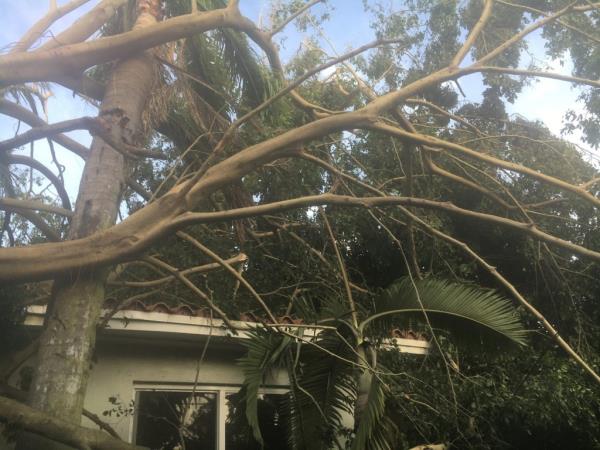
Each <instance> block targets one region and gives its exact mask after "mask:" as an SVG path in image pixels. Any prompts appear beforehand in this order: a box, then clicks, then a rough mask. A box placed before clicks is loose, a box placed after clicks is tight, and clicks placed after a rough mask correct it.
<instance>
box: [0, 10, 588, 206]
mask: <svg viewBox="0 0 600 450" xmlns="http://www.w3.org/2000/svg"><path fill="white" fill-rule="evenodd" d="M66 1H67V0H58V3H59V5H60V4H64V3H65V2H66ZM389 2H390V4H391V5H392V6H393V7H398V8H400V7H401V3H402V2H401V1H400V0H389ZM97 3H98V0H91V1H90V2H88V3H87V4H86V5H84V6H83V7H81V8H79V9H78V10H76V11H75V12H73V13H71V14H69V15H67V16H65V17H63V18H62V19H61V20H59V21H58V22H57V23H55V24H54V26H53V27H52V28H51V33H54V34H57V33H59V32H60V31H61V30H62V29H64V28H65V27H66V26H68V25H69V24H70V23H71V22H72V21H73V20H74V19H75V18H77V17H78V16H79V15H80V14H81V13H82V12H85V11H87V10H89V9H91V8H92V7H93V6H94V5H95V4H97ZM330 5H331V7H332V8H333V11H332V14H331V20H330V21H328V22H326V24H325V26H324V29H325V31H326V33H327V38H328V41H329V42H330V43H331V45H333V47H334V48H335V50H336V51H337V52H338V53H344V52H346V51H347V50H348V49H349V48H353V47H358V46H360V45H363V44H365V43H367V42H370V41H372V40H373V39H374V35H373V32H372V30H371V29H370V27H369V23H368V20H367V19H366V18H365V17H364V16H361V15H360V14H357V13H356V12H357V11H359V12H360V11H362V0H331V1H330ZM47 7H48V1H47V0H18V1H14V0H0V11H3V12H4V14H5V16H7V17H10V18H11V19H10V20H3V21H2V26H1V27H0V51H2V52H5V51H7V50H9V49H10V45H11V43H14V42H15V41H17V40H18V39H19V38H20V36H21V35H22V34H23V33H24V32H25V31H26V30H27V28H28V27H29V26H31V25H32V24H33V23H35V21H36V20H37V19H39V18H40V17H41V16H42V15H43V14H44V13H45V12H46V9H47ZM240 7H241V10H242V13H243V14H244V15H246V16H247V17H249V18H250V19H252V20H254V21H256V22H259V23H261V24H262V25H263V26H265V27H268V11H269V1H268V0H241V2H240ZM321 8H322V7H321V6H320V5H317V6H315V7H314V8H313V11H315V12H316V13H318V12H319V11H320V10H321ZM48 35H51V34H48ZM284 35H285V40H284V41H283V43H282V45H281V48H280V52H281V56H282V59H283V60H284V61H285V60H286V59H289V57H290V56H292V55H293V54H294V53H295V52H296V51H297V50H298V48H299V47H300V45H301V44H302V41H303V39H304V38H305V36H303V35H302V34H300V33H299V32H298V31H297V30H296V29H295V27H294V26H293V25H288V27H287V28H286V30H285V33H284ZM529 45H530V47H531V49H532V52H531V53H532V54H534V55H536V56H538V57H541V58H543V41H542V40H541V38H539V36H533V37H532V38H531V39H530V41H529ZM325 48H326V50H327V51H329V52H330V53H331V52H332V50H331V47H330V46H329V44H325ZM544 63H545V64H547V65H548V66H549V67H551V68H552V69H553V71H556V72H560V73H568V72H569V70H570V68H571V61H570V60H569V58H568V57H567V58H566V59H564V60H563V61H558V60H545V61H544ZM526 65H527V63H526V62H524V65H523V67H526ZM460 83H461V87H462V88H463V90H464V91H465V92H466V93H467V96H469V97H472V98H475V99H477V98H478V96H479V93H480V91H481V89H480V87H481V83H480V78H479V77H478V75H472V76H469V77H465V78H463V79H461V81H460ZM51 90H52V96H51V97H50V98H49V100H48V121H49V122H50V123H54V122H58V121H62V120H68V119H73V118H77V117H81V116H84V115H90V116H94V115H95V114H96V109H95V108H94V107H93V106H91V105H89V104H88V103H86V102H84V101H82V100H80V99H78V98H77V97H74V96H73V95H72V93H71V92H70V91H69V90H67V89H64V88H61V87H60V86H56V85H52V88H51ZM576 96H577V95H576V93H575V92H573V91H572V89H571V86H570V85H569V84H568V83H565V82H561V81H557V80H550V79H541V80H538V81H535V82H533V83H532V84H531V86H529V87H527V88H526V89H525V90H524V91H523V93H522V94H521V95H520V96H519V97H518V99H517V101H516V102H515V103H514V105H509V106H508V109H509V112H511V113H518V114H520V115H522V116H524V117H526V118H528V119H530V120H534V119H535V120H540V121H542V122H544V123H546V125H547V126H548V128H550V129H551V130H552V131H554V132H555V133H559V132H560V129H561V128H562V119H563V116H564V113H565V112H566V111H567V110H568V109H575V110H578V109H580V108H581V106H580V105H578V104H577V102H576V100H575V98H576ZM26 129H27V127H26V126H24V125H21V126H20V128H19V130H20V131H21V132H22V131H24V130H26ZM16 131H17V124H16V122H15V121H14V120H10V119H8V118H6V117H5V116H1V115H0V139H6V138H9V137H12V136H13V135H14V133H15V132H16ZM69 135H70V136H71V137H73V138H75V139H77V140H78V141H79V142H81V143H82V144H85V145H88V144H89V143H90V142H91V136H90V135H89V134H88V133H87V132H85V131H78V132H72V133H69ZM570 139H571V140H574V142H576V143H578V144H580V145H581V144H582V143H581V141H580V140H579V139H578V137H577V136H572V137H570ZM57 148H58V150H57V152H58V157H59V159H60V162H61V164H63V165H65V166H66V167H67V172H66V173H65V184H66V188H67V191H68V192H69V195H70V196H71V197H72V200H73V201H74V200H75V197H76V195H77V190H78V186H79V179H80V175H81V171H82V169H83V161H82V160H81V159H80V158H79V157H78V156H76V155H73V154H72V153H70V152H68V151H66V150H60V146H57ZM24 152H25V153H29V148H27V149H26V150H24ZM35 154H36V157H38V158H39V159H40V160H42V161H44V162H49V161H50V158H49V151H48V145H47V144H46V143H45V141H38V142H37V143H36V144H35ZM55 171H56V170H55Z"/></svg>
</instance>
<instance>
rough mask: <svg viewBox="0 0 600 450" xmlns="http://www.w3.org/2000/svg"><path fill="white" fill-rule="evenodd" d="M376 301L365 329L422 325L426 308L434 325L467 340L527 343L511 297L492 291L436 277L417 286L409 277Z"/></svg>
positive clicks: (395, 284)
mask: <svg viewBox="0 0 600 450" xmlns="http://www.w3.org/2000/svg"><path fill="white" fill-rule="evenodd" d="M415 286H416V290H415ZM419 300H420V301H419ZM375 304H376V307H377V310H376V311H375V314H373V315H371V316H370V317H368V318H367V319H366V320H365V321H363V322H362V324H361V326H360V328H361V330H363V332H364V330H365V329H366V328H367V327H368V326H369V327H372V326H373V325H375V324H376V323H377V322H380V323H385V324H386V326H394V325H396V326H397V325H399V326H410V324H411V323H415V322H417V323H421V324H422V323H423V322H424V319H425V316H424V312H423V309H424V310H425V312H426V314H427V317H428V319H429V321H430V323H431V325H432V326H433V327H435V328H441V329H444V330H448V331H450V332H451V333H452V335H453V337H454V336H455V337H457V338H459V339H462V340H464V341H466V342H478V343H483V344H490V343H492V344H498V343H502V341H504V342H506V341H507V340H508V341H512V342H515V343H517V344H520V345H524V344H525V343H526V339H525V338H526V331H525V329H524V328H523V326H522V324H521V322H520V319H519V316H518V314H517V312H516V310H515V308H514V307H513V306H512V304H511V302H510V300H508V299H506V298H504V297H502V296H501V295H500V294H498V293H497V292H495V291H492V290H488V289H482V288H476V287H473V286H469V285H465V284H458V283H450V282H447V281H443V280H436V279H425V280H420V281H415V285H413V283H412V281H411V280H410V279H409V278H403V279H400V280H399V281H397V282H396V283H394V284H392V285H391V286H390V287H388V288H387V289H385V290H384V291H383V292H382V293H381V295H379V297H378V298H377V300H376V303H375ZM389 329H390V328H388V330H389ZM474 338H476V339H474Z"/></svg>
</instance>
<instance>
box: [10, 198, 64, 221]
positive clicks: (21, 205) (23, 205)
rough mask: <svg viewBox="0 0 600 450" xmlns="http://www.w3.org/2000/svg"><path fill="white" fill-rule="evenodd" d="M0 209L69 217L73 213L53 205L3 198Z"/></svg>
mask: <svg viewBox="0 0 600 450" xmlns="http://www.w3.org/2000/svg"><path fill="white" fill-rule="evenodd" d="M0 209H5V210H6V209H10V210H19V209H29V210H32V211H46V212H50V213H54V214H60V215H61V216H65V217H71V216H72V215H73V211H71V210H69V209H65V208H60V207H58V206H54V205H48V204H46V203H42V202H38V201H36V200H26V199H16V198H9V197H4V198H0Z"/></svg>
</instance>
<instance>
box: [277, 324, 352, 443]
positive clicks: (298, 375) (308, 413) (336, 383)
mask: <svg viewBox="0 0 600 450" xmlns="http://www.w3.org/2000/svg"><path fill="white" fill-rule="evenodd" d="M313 344H314V345H310V344H306V343H305V344H302V346H301V347H297V348H296V349H295V350H294V351H292V357H293V358H292V359H291V361H290V362H291V365H290V367H289V369H288V370H289V373H290V380H291V390H292V393H293V395H292V396H291V397H290V399H291V400H292V401H293V402H294V404H293V405H290V406H291V411H293V412H294V414H292V417H291V421H290V424H291V426H292V430H291V431H292V433H290V437H291V438H293V439H295V440H296V443H298V442H301V443H303V444H304V445H303V446H302V447H300V448H305V449H307V450H308V449H310V450H313V449H314V450H318V449H323V450H325V449H330V448H333V441H334V439H336V435H337V434H338V433H339V431H340V430H341V429H342V428H343V423H344V415H352V413H353V411H352V409H353V404H354V399H355V398H356V388H355V382H354V378H353V367H352V365H351V364H350V363H348V362H347V361H348V360H352V359H353V358H354V356H353V351H352V349H351V348H349V347H348V344H347V343H346V342H344V340H343V339H341V338H340V337H339V335H337V334H336V333H335V332H333V331H332V330H325V331H323V332H321V333H320V334H319V336H318V338H317V339H316V340H315V341H314V342H313ZM331 355H337V356H338V357H334V356H331ZM298 437H299V438H300V439H298Z"/></svg>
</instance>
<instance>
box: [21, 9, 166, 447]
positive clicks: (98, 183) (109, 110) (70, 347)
mask: <svg viewBox="0 0 600 450" xmlns="http://www.w3.org/2000/svg"><path fill="white" fill-rule="evenodd" d="M159 3H160V2H159V1H158V0H146V1H140V2H139V6H138V18H137V21H136V24H135V28H138V27H144V26H147V25H151V24H152V23H155V22H156V20H157V17H156V15H157V11H158V8H159ZM156 70H157V68H156V62H155V59H154V58H153V56H152V54H151V51H147V52H144V53H142V54H140V55H135V56H132V57H131V58H129V59H127V60H123V61H120V62H118V63H117V64H116V66H115V68H114V70H113V72H112V74H111V77H110V80H109V83H108V85H107V89H106V92H105V96H104V99H103V102H102V106H101V109H100V115H101V116H102V117H103V119H105V120H106V121H108V122H109V123H110V124H111V125H112V127H111V133H112V137H113V139H114V140H115V141H116V142H125V143H128V144H134V145H135V144H137V143H139V141H140V137H141V131H142V113H143V111H144V108H145V106H146V100H147V98H148V93H149V92H150V91H151V90H152V87H153V85H154V81H155V74H156ZM128 171H129V168H128V163H127V161H126V160H125V159H124V157H123V155H122V154H120V153H119V152H117V151H115V150H114V149H113V148H111V147H110V146H109V145H108V144H106V143H105V142H104V141H103V140H102V139H100V138H97V137H96V138H94V140H93V142H92V146H91V151H90V156H89V158H88V160H87V162H86V165H85V169H84V173H83V176H82V179H81V184H80V189H79V194H78V198H77V203H76V206H75V212H74V216H73V220H72V223H71V228H70V231H69V239H77V238H82V237H85V236H89V235H91V234H93V233H95V232H97V231H100V230H103V229H106V228H109V227H110V226H112V225H114V223H115V222H116V218H117V213H118V209H119V205H120V202H121V196H122V193H123V189H124V187H125V182H126V178H127V174H128ZM106 275H107V269H98V270H95V271H87V272H80V273H77V272H72V273H71V274H70V275H69V276H67V277H64V278H61V279H58V280H55V283H54V288H53V295H52V300H51V302H50V304H49V307H48V312H47V314H46V322H45V326H44V329H43V331H42V334H41V336H40V347H39V351H38V358H37V366H36V371H35V375H34V379H33V383H32V387H31V391H30V398H29V403H30V405H31V406H33V407H34V408H37V409H39V410H41V411H44V412H47V413H50V414H52V415H54V416H56V417H60V418H61V419H63V420H67V421H69V422H72V423H75V424H79V423H80V421H81V413H82V409H83V402H84V398H85V391H86V387H87V381H88V377H89V372H90V368H91V358H92V354H93V350H94V345H95V339H96V324H97V323H98V320H99V318H100V314H101V309H102V304H103V301H104V293H105V282H106ZM31 445H36V447H32V446H31ZM50 445H51V444H49V443H44V447H43V448H64V447H61V446H53V447H50ZM37 446H39V444H38V443H36V444H33V442H32V441H28V443H25V440H22V441H21V445H20V448H22V449H25V448H42V447H37Z"/></svg>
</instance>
